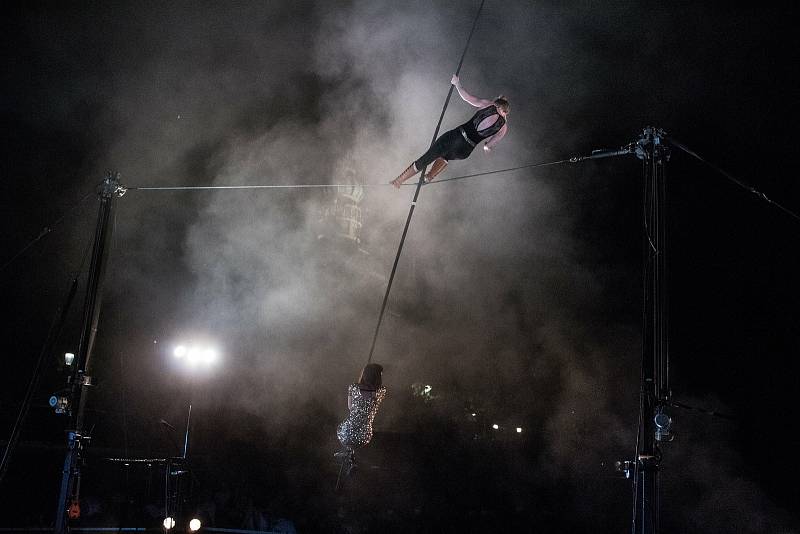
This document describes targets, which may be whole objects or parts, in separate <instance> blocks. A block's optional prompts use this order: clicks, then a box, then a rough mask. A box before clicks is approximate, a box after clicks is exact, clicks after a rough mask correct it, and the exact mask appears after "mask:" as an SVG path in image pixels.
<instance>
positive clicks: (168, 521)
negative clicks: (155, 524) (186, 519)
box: [163, 517, 175, 530]
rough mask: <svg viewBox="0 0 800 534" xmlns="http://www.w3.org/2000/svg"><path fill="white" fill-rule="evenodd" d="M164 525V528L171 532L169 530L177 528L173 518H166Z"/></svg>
mask: <svg viewBox="0 0 800 534" xmlns="http://www.w3.org/2000/svg"><path fill="white" fill-rule="evenodd" d="M163 524H164V528H165V529H167V530H169V529H171V528H172V527H174V526H175V520H174V519H173V518H171V517H165V518H164V523H163Z"/></svg>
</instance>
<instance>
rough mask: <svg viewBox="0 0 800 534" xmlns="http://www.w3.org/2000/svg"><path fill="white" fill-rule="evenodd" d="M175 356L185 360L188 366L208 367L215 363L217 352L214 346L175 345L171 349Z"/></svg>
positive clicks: (217, 357)
mask: <svg viewBox="0 0 800 534" xmlns="http://www.w3.org/2000/svg"><path fill="white" fill-rule="evenodd" d="M172 354H173V355H174V356H175V358H177V359H179V360H183V361H185V362H186V363H187V364H188V365H189V366H190V367H197V366H201V365H202V366H205V367H210V366H212V365H214V364H215V363H217V360H218V359H219V352H218V351H217V349H215V348H214V347H210V346H203V345H177V346H176V347H175V349H174V350H173V351H172Z"/></svg>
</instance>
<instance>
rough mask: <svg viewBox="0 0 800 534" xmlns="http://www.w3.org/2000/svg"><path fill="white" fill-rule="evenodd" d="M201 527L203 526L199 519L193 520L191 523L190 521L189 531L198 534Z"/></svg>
mask: <svg viewBox="0 0 800 534" xmlns="http://www.w3.org/2000/svg"><path fill="white" fill-rule="evenodd" d="M201 526H202V523H200V520H199V519H197V518H195V519H192V520H191V521H189V530H191V531H192V532H197V531H198V530H200V527H201Z"/></svg>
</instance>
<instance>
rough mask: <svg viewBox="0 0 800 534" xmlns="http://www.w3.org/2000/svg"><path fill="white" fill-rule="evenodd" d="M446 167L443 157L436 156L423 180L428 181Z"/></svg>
mask: <svg viewBox="0 0 800 534" xmlns="http://www.w3.org/2000/svg"><path fill="white" fill-rule="evenodd" d="M445 167H447V160H446V159H444V158H436V161H434V162H433V165H432V166H431V170H430V171H428V174H426V175H425V181H426V182H430V181H431V180H433V179H434V178H436V177H437V176H439V174H440V173H441V172H442V171H443V170H444V169H445Z"/></svg>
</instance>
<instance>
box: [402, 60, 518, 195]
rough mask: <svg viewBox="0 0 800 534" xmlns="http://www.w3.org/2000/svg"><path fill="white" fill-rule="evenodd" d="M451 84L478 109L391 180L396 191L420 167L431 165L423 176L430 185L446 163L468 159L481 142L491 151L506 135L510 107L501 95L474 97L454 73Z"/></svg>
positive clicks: (485, 149)
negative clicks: (493, 97)
mask: <svg viewBox="0 0 800 534" xmlns="http://www.w3.org/2000/svg"><path fill="white" fill-rule="evenodd" d="M450 83H452V84H453V85H455V87H456V89H457V90H458V94H459V96H461V98H462V99H463V100H464V102H467V103H468V104H471V105H473V106H475V107H476V108H481V109H479V110H478V111H477V112H476V113H475V115H473V116H472V118H471V119H470V120H468V121H467V122H465V123H464V124H462V125H461V126H459V127H458V128H455V129H453V130H450V131H448V132H445V133H444V134H442V136H441V137H439V138H438V139H437V140H436V142H435V143H433V145H432V146H431V147H430V148H429V149H428V151H427V152H425V153H424V154H423V155H422V156H421V157H420V158H419V159H418V160H417V161H415V162H413V163H412V164H411V165H409V166H408V168H407V169H406V170H404V171H403V173H402V174H401V175H400V176H398V177H397V178H395V179H394V180H392V182H391V183H392V185H393V186H395V187H397V188H399V187H400V185H401V184H402V183H403V182H405V181H406V180H408V179H409V178H411V177H412V176H414V175H415V174H417V173H418V172H419V171H420V170H422V168H423V167H426V166H428V165H430V164H431V163H433V166H432V167H431V169H430V170H429V171H428V173H427V174H426V175H425V181H426V182H430V181H431V180H433V179H434V178H436V176H438V175H439V174H440V173H441V172H442V171H443V170H444V168H445V167H447V162H448V161H450V160H452V159H467V158H468V157H469V155H470V154H471V153H472V150H473V149H474V148H475V147H476V146H477V145H478V143H480V142H481V141H485V143H484V144H483V150H484V151H485V152H490V151H491V150H492V149H493V148H494V146H495V145H496V144H497V143H499V142H500V140H501V139H502V138H503V136H505V135H506V132H507V131H508V124H507V123H506V117H507V116H508V110H509V105H508V100H506V98H505V97H504V96H502V95H501V96H498V97H497V98H495V99H494V100H488V99H485V98H477V97H474V96H472V95H470V94H469V93H467V91H466V90H464V88H463V87H461V83H460V82H459V80H458V76H457V75H455V74H453V78H452V79H451V80H450Z"/></svg>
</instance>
